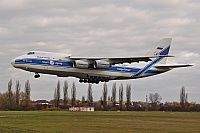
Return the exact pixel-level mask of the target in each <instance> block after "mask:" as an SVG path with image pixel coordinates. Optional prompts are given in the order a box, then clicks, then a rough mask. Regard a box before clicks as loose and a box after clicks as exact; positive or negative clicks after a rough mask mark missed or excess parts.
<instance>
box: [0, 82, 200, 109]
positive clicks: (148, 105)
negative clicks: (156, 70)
mask: <svg viewBox="0 0 200 133" xmlns="http://www.w3.org/2000/svg"><path fill="white" fill-rule="evenodd" d="M12 85H13V83H12V80H10V81H9V82H8V90H7V92H5V93H0V110H41V109H44V110H61V109H68V108H69V107H71V106H76V107H83V106H89V107H94V108H95V110H104V111H107V110H111V111H114V110H121V111H125V110H127V111H200V104H196V103H189V102H188V101H187V93H185V87H182V88H181V90H180V102H173V103H167V102H166V103H161V102H160V101H161V100H162V97H161V96H160V95H159V94H158V93H155V94H153V93H151V94H149V96H147V100H146V102H132V101H131V92H132V91H131V85H130V84H126V86H125V89H124V85H123V84H122V83H121V84H120V85H119V88H117V85H116V83H113V85H112V89H111V91H112V93H111V96H108V86H107V84H106V83H104V85H103V88H102V95H101V96H100V99H99V100H98V101H94V100H93V93H92V84H88V90H87V97H85V96H82V99H81V100H79V99H76V85H75V83H74V82H73V84H72V87H71V98H70V97H69V95H70V93H68V92H69V90H68V89H69V86H68V81H64V85H63V86H62V87H61V83H60V81H58V82H57V85H56V87H55V90H54V97H53V100H51V101H49V104H48V105H47V104H43V105H41V104H40V105H39V104H33V101H31V99H30V96H31V86H30V82H29V80H27V81H26V82H25V86H24V90H23V91H22V90H21V85H20V83H19V81H16V84H15V91H12ZM117 90H118V91H117ZM61 91H63V96H61ZM117 92H118V98H119V99H116V98H117ZM124 94H125V98H124Z"/></svg>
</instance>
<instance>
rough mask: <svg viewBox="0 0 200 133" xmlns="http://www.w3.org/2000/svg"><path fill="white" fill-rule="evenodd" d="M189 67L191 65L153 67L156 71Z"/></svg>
mask: <svg viewBox="0 0 200 133" xmlns="http://www.w3.org/2000/svg"><path fill="white" fill-rule="evenodd" d="M190 66H193V65H189V64H187V65H163V66H154V67H155V68H158V69H174V68H180V67H190Z"/></svg>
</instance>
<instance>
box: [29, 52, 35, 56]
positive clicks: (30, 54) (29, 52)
mask: <svg viewBox="0 0 200 133" xmlns="http://www.w3.org/2000/svg"><path fill="white" fill-rule="evenodd" d="M31 54H35V52H29V53H28V54H27V55H31Z"/></svg>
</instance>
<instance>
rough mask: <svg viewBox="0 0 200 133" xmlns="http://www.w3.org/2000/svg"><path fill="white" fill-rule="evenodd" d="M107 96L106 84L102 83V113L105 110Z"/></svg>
mask: <svg viewBox="0 0 200 133" xmlns="http://www.w3.org/2000/svg"><path fill="white" fill-rule="evenodd" d="M107 95H108V87H107V84H106V83H104V86H103V96H102V97H103V108H104V111H106V110H107Z"/></svg>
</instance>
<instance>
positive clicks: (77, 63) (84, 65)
mask: <svg viewBox="0 0 200 133" xmlns="http://www.w3.org/2000/svg"><path fill="white" fill-rule="evenodd" d="M74 67H75V68H82V69H85V68H88V67H89V63H88V62H86V61H83V60H76V61H74Z"/></svg>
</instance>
